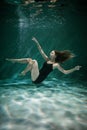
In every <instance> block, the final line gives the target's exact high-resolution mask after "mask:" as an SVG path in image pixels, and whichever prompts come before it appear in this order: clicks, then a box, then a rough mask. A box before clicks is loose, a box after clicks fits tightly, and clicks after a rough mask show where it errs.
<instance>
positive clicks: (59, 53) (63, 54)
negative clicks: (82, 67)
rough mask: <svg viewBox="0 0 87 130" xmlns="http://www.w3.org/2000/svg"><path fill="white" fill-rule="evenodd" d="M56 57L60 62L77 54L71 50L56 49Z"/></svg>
mask: <svg viewBox="0 0 87 130" xmlns="http://www.w3.org/2000/svg"><path fill="white" fill-rule="evenodd" d="M54 52H55V55H56V58H55V62H58V63H63V62H65V61H66V60H69V59H71V58H73V57H75V55H74V54H73V53H71V52H70V51H69V50H64V51H57V50H54Z"/></svg>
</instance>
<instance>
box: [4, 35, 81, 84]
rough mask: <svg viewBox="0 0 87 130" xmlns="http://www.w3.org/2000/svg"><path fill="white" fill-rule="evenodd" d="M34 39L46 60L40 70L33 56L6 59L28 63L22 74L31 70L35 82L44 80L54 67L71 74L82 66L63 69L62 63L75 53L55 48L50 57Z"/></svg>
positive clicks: (34, 39)
mask: <svg viewBox="0 0 87 130" xmlns="http://www.w3.org/2000/svg"><path fill="white" fill-rule="evenodd" d="M32 40H33V41H34V42H35V43H36V45H37V47H38V50H39V51H40V53H41V55H42V57H43V58H44V60H45V62H44V64H43V66H42V68H41V69H40V70H39V67H38V62H37V61H36V60H33V59H31V58H22V59H6V60H8V61H11V62H13V63H15V62H17V63H24V64H27V67H26V68H25V69H24V70H23V71H22V72H21V75H25V74H26V73H27V72H28V71H30V72H31V79H32V81H33V83H35V84H38V83H41V82H42V81H43V80H45V79H46V77H47V76H48V75H49V73H50V72H52V71H53V70H54V69H57V70H59V71H61V72H62V73H64V74H69V73H72V72H74V71H76V70H79V69H80V68H81V66H75V67H74V68H72V69H69V70H65V69H63V68H62V67H61V65H60V63H63V62H65V61H66V60H68V59H71V58H73V57H74V54H72V53H71V52H70V51H68V50H64V51H56V50H53V51H51V52H50V57H48V56H47V55H46V54H45V53H44V51H43V49H42V48H41V46H40V44H39V42H38V41H37V39H36V38H35V37H33V38H32Z"/></svg>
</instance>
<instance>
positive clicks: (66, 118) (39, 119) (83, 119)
mask: <svg viewBox="0 0 87 130" xmlns="http://www.w3.org/2000/svg"><path fill="white" fill-rule="evenodd" d="M8 84H9V83H8ZM86 95H87V90H86V89H85V87H84V86H83V85H81V84H73V83H70V82H64V81H59V80H57V79H52V80H51V81H44V82H43V84H40V85H39V86H36V85H34V84H32V83H30V81H29V82H27V81H23V82H22V83H21V81H20V82H19V84H16V82H15V83H13V85H12V84H11V83H10V84H9V85H6V84H2V85H1V87H0V124H1V128H0V129H1V130H3V129H6V130H10V129H11V130H17V129H19V130H24V129H26V130H60V129H61V130H71V129H72V130H82V129H84V130H86V128H87V97H86Z"/></svg>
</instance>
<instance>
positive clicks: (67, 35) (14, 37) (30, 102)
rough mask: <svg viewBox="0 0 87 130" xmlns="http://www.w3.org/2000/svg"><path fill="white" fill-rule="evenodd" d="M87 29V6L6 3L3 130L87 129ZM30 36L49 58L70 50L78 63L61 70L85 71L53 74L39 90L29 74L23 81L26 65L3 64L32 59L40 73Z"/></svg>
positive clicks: (0, 12) (0, 27)
mask: <svg viewBox="0 0 87 130" xmlns="http://www.w3.org/2000/svg"><path fill="white" fill-rule="evenodd" d="M80 2H81V1H80ZM86 24H87V15H86V4H85V5H84V4H81V3H78V1H73V2H70V1H69V0H67V1H64V0H61V1H59V2H56V3H54V4H51V3H49V2H44V3H41V2H39V3H33V4H30V5H23V4H22V3H21V1H18V0H15V1H13V0H6V3H3V4H1V5H0V36H1V37H0V43H1V44H0V130H86V129H87V76H86V73H87V67H86V66H87V61H86V60H85V59H86V58H87V54H86V48H87V45H86V41H87V30H86V27H87V25H86ZM32 36H35V37H36V38H37V39H38V41H39V42H40V44H41V46H42V47H43V49H44V51H45V52H46V54H47V55H49V52H50V51H51V50H52V49H58V50H63V49H70V50H71V51H72V52H73V53H75V55H76V57H75V58H74V59H72V60H70V61H67V62H66V63H65V64H64V65H63V67H64V68H66V69H68V68H72V67H74V66H75V65H82V68H81V70H80V71H77V72H75V73H72V74H70V75H64V74H62V73H60V72H59V71H54V72H52V73H51V74H50V75H49V76H48V77H47V79H46V80H45V81H43V82H42V83H41V84H39V85H35V84H33V83H32V81H31V78H30V73H28V74H27V75H26V76H24V77H20V76H19V73H20V72H21V71H22V70H23V68H24V67H25V65H20V64H12V63H9V62H7V61H5V58H21V57H32V58H34V59H37V60H38V63H39V67H41V65H42V63H43V62H44V60H43V59H42V57H41V55H40V53H39V52H38V50H37V48H36V46H35V44H34V43H33V41H32V40H31V39H32Z"/></svg>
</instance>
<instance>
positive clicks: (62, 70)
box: [53, 64, 82, 74]
mask: <svg viewBox="0 0 87 130" xmlns="http://www.w3.org/2000/svg"><path fill="white" fill-rule="evenodd" d="M81 67H82V66H79V65H78V66H75V67H74V68H72V69H69V70H65V69H64V68H62V67H61V66H60V64H54V65H53V68H54V69H58V70H59V71H61V72H62V73H64V74H70V73H72V72H74V71H77V70H80V68H81Z"/></svg>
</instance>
